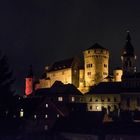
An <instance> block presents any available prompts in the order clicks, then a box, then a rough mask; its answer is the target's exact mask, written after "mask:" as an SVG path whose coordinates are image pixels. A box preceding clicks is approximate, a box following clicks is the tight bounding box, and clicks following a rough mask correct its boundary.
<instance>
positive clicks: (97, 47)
mask: <svg viewBox="0 0 140 140" xmlns="http://www.w3.org/2000/svg"><path fill="white" fill-rule="evenodd" d="M91 49H102V50H108V49H106V48H104V47H102V46H101V45H100V44H98V43H95V44H94V45H92V46H91V47H90V48H88V49H87V50H91Z"/></svg>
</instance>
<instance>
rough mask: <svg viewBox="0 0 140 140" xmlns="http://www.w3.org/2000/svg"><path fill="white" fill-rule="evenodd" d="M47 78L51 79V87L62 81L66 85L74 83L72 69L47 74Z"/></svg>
mask: <svg viewBox="0 0 140 140" xmlns="http://www.w3.org/2000/svg"><path fill="white" fill-rule="evenodd" d="M47 77H49V78H50V86H52V85H53V84H54V82H55V81H61V82H62V83H64V84H68V83H70V84H71V83H72V69H71V68H68V69H62V70H57V71H51V72H47Z"/></svg>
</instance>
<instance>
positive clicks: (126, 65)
mask: <svg viewBox="0 0 140 140" xmlns="http://www.w3.org/2000/svg"><path fill="white" fill-rule="evenodd" d="M121 60H122V70H123V75H131V74H133V73H134V72H136V66H135V63H136V55H135V53H134V48H133V46H132V44H131V37H130V34H129V31H128V32H127V37H126V44H125V46H124V48H123V51H122V56H121Z"/></svg>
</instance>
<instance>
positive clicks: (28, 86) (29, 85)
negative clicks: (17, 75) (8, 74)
mask: <svg viewBox="0 0 140 140" xmlns="http://www.w3.org/2000/svg"><path fill="white" fill-rule="evenodd" d="M32 92H33V70H32V66H30V67H29V70H28V73H27V76H26V78H25V94H26V95H27V96H28V95H30V94H31V93H32Z"/></svg>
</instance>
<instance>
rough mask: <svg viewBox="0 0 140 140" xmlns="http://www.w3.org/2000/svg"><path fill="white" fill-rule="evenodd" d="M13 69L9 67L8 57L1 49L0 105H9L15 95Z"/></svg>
mask: <svg viewBox="0 0 140 140" xmlns="http://www.w3.org/2000/svg"><path fill="white" fill-rule="evenodd" d="M13 82H14V80H13V78H12V70H11V69H10V67H9V64H8V59H7V57H6V55H4V54H3V53H2V52H1V51H0V106H8V104H9V103H10V100H11V99H12V96H13V93H14V92H13V91H12V87H11V86H12V84H13Z"/></svg>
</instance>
